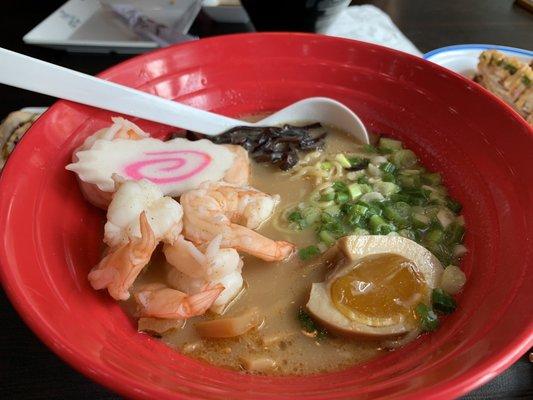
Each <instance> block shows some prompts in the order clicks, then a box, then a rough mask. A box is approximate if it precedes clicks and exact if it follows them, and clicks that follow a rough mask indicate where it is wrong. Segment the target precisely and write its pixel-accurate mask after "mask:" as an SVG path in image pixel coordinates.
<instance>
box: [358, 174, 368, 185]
mask: <svg viewBox="0 0 533 400" xmlns="http://www.w3.org/2000/svg"><path fill="white" fill-rule="evenodd" d="M357 183H359V184H368V176H366V175H363V176H360V177H359V178H358V179H357Z"/></svg>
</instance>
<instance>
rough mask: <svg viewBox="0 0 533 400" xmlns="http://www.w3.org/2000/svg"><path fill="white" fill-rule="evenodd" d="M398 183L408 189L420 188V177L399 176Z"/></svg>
mask: <svg viewBox="0 0 533 400" xmlns="http://www.w3.org/2000/svg"><path fill="white" fill-rule="evenodd" d="M398 182H399V183H400V185H401V186H403V187H407V188H417V187H420V175H414V174H413V175H403V174H401V175H400V176H398Z"/></svg>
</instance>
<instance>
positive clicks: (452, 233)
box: [445, 222, 465, 244]
mask: <svg viewBox="0 0 533 400" xmlns="http://www.w3.org/2000/svg"><path fill="white" fill-rule="evenodd" d="M464 233H465V228H464V226H462V225H460V224H458V223H457V222H452V223H451V224H450V225H449V226H448V228H447V229H446V233H445V241H446V243H449V244H456V243H460V242H461V241H462V240H463V236H464Z"/></svg>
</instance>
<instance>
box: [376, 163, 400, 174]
mask: <svg viewBox="0 0 533 400" xmlns="http://www.w3.org/2000/svg"><path fill="white" fill-rule="evenodd" d="M379 168H381V170H382V171H383V172H389V173H394V172H396V169H397V168H396V166H395V165H394V164H392V163H390V162H386V163H383V164H381V165H380V166H379Z"/></svg>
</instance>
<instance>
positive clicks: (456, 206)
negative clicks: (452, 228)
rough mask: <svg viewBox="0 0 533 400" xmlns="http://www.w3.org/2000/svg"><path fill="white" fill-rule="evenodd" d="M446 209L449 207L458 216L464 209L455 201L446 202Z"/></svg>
mask: <svg viewBox="0 0 533 400" xmlns="http://www.w3.org/2000/svg"><path fill="white" fill-rule="evenodd" d="M446 207H448V208H449V209H450V210H452V211H453V212H454V213H456V214H458V213H460V212H461V210H462V208H463V206H462V205H461V203H459V202H457V201H455V200H453V199H448V201H447V202H446Z"/></svg>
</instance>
